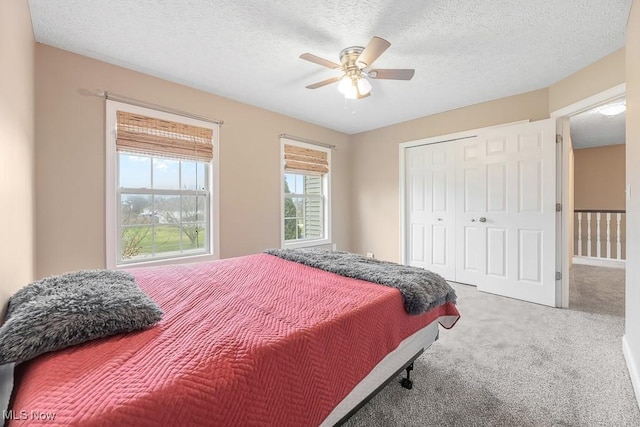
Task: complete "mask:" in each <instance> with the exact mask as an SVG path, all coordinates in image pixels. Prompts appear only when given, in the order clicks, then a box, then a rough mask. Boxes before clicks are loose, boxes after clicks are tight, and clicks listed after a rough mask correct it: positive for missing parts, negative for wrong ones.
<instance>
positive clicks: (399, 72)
mask: <svg viewBox="0 0 640 427" xmlns="http://www.w3.org/2000/svg"><path fill="white" fill-rule="evenodd" d="M415 72H416V70H410V69H400V68H390V69H383V68H378V69H376V70H369V72H368V73H367V74H368V76H369V77H370V78H372V79H390V80H411V79H412V78H413V75H414V74H415Z"/></svg>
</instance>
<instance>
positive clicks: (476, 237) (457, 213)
mask: <svg viewBox="0 0 640 427" xmlns="http://www.w3.org/2000/svg"><path fill="white" fill-rule="evenodd" d="M450 139H451V138H448V137H447V136H444V137H442V138H441V141H442V142H440V141H437V140H435V139H434V138H430V139H429V142H433V143H429V144H422V145H421V144H420V141H416V142H415V143H413V144H408V145H407V146H405V147H404V153H403V154H404V159H403V160H404V162H403V163H404V180H405V181H404V197H403V199H404V200H403V203H404V212H405V218H404V221H403V224H404V227H403V228H404V230H403V233H404V236H405V238H404V243H405V245H406V246H405V248H404V249H405V252H404V253H405V262H406V263H407V264H409V265H412V266H416V267H421V268H425V269H429V270H432V271H434V272H436V273H438V274H440V275H442V276H443V277H445V278H446V279H447V280H451V281H456V282H460V283H466V284H470V285H475V286H477V287H478V289H479V290H481V291H485V292H491V293H496V294H499V295H504V296H509V297H513V298H518V299H523V300H527V301H532V302H537V303H541V304H546V305H551V306H555V305H556V273H555V272H556V256H555V254H556V220H557V218H559V215H558V214H557V213H556V198H557V195H556V151H557V148H556V143H555V139H556V138H555V122H554V121H553V120H552V119H548V120H542V121H538V122H533V123H518V124H515V125H508V126H503V127H496V128H488V129H483V130H479V131H478V132H476V133H475V134H473V132H471V135H470V136H467V137H465V138H462V139H454V140H450ZM434 140H435V141H434Z"/></svg>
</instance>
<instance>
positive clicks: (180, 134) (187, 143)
mask: <svg viewBox="0 0 640 427" xmlns="http://www.w3.org/2000/svg"><path fill="white" fill-rule="evenodd" d="M107 105H108V107H107V126H108V129H110V130H109V131H108V132H107V150H108V152H107V173H108V177H107V266H108V267H110V268H112V267H115V266H124V265H128V264H138V263H149V262H156V263H157V262H161V261H164V262H172V261H175V260H176V259H183V258H186V257H208V258H213V257H214V255H216V254H217V251H216V246H217V245H216V244H215V242H217V226H216V224H217V220H216V221H214V219H217V211H216V207H217V199H216V194H217V191H215V190H216V188H217V186H216V185H214V183H216V182H217V176H216V168H215V161H214V160H215V159H214V141H215V139H217V125H215V124H211V123H208V122H204V121H200V120H195V119H190V118H186V117H181V116H177V115H173V114H169V113H164V112H160V111H154V110H150V109H147V108H142V107H135V106H131V105H128V104H123V103H118V102H114V101H108V104H107ZM114 129H115V131H113V130H114Z"/></svg>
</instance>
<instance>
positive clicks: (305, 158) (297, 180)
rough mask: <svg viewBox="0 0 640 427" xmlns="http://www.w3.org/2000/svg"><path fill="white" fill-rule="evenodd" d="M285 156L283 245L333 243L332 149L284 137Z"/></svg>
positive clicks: (299, 245) (298, 245) (297, 245)
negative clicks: (331, 221)
mask: <svg viewBox="0 0 640 427" xmlns="http://www.w3.org/2000/svg"><path fill="white" fill-rule="evenodd" d="M282 153H283V156H282V157H283V188H282V246H283V247H305V246H317V245H322V244H327V243H330V233H329V231H330V227H329V220H330V215H329V212H330V210H329V204H330V203H329V200H330V199H329V188H330V161H331V152H330V150H329V149H327V148H323V147H319V146H315V145H310V144H305V143H302V142H297V141H292V140H289V139H284V138H283V140H282Z"/></svg>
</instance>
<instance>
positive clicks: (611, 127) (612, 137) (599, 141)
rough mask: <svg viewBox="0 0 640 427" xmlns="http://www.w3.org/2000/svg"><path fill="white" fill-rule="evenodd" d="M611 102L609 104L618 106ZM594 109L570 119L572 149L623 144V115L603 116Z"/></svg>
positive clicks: (616, 102)
mask: <svg viewBox="0 0 640 427" xmlns="http://www.w3.org/2000/svg"><path fill="white" fill-rule="evenodd" d="M618 103H620V101H613V102H611V104H618ZM600 108H602V107H596V108H593V109H591V110H587V111H585V112H584V113H580V114H578V115H575V116H573V117H571V120H570V123H571V144H572V145H573V148H575V149H580V148H591V147H600V146H603V145H616V144H624V143H625V141H626V134H625V123H626V121H625V117H626V114H625V113H621V114H618V115H616V116H605V115H603V114H600V113H599V112H598V110H599V109H600Z"/></svg>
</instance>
